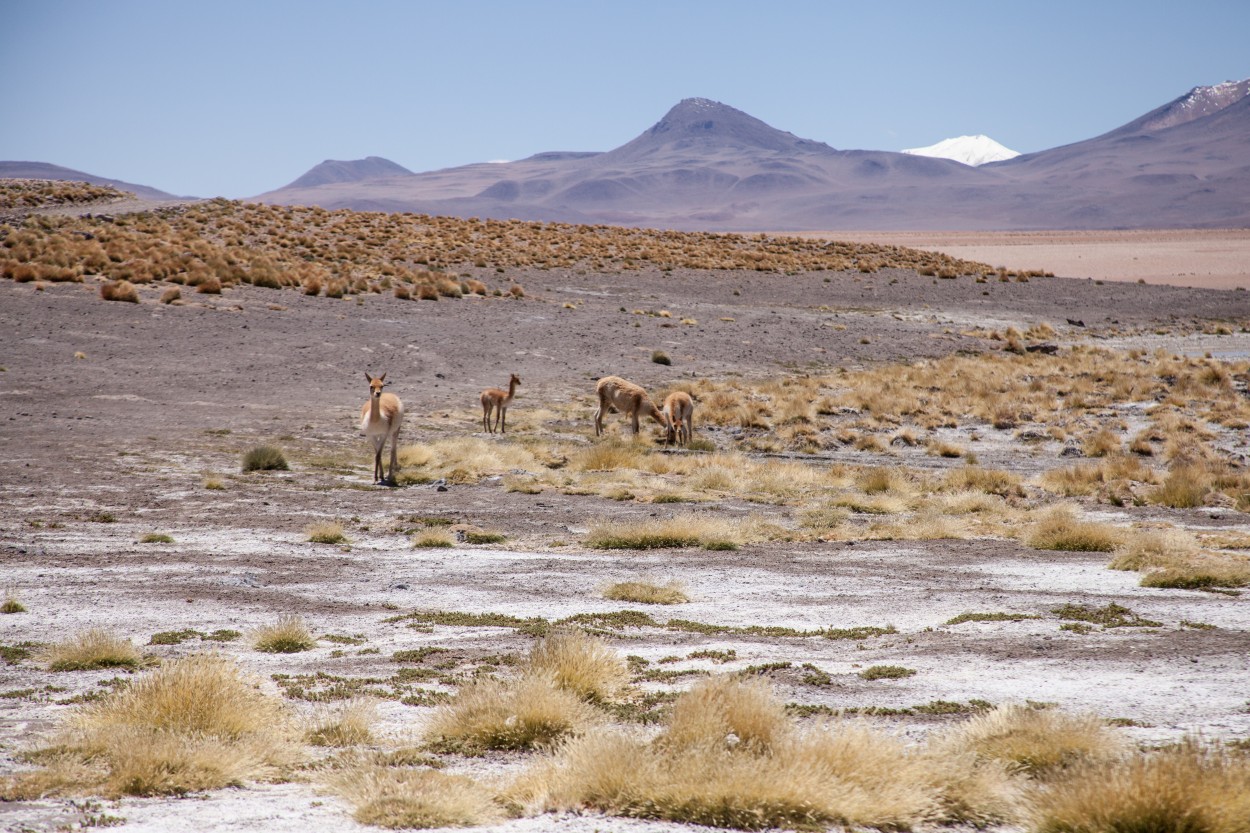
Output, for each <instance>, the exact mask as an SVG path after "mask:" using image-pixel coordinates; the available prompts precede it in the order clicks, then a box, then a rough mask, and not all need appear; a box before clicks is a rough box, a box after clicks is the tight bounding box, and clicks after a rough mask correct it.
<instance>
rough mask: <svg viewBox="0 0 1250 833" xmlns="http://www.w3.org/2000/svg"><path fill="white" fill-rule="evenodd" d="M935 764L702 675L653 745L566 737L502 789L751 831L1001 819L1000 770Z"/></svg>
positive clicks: (761, 688)
mask: <svg viewBox="0 0 1250 833" xmlns="http://www.w3.org/2000/svg"><path fill="white" fill-rule="evenodd" d="M977 766H978V765H977V764H975V763H974V762H973V761H972V759H971V758H970V757H967V756H965V757H962V758H960V759H958V760H956V761H949V760H943V761H942V762H941V764H940V765H938V764H937V763H936V762H934V761H931V760H930V759H928V758H926V757H925V756H923V755H917V754H914V753H912V752H911V751H910V750H908V749H907V747H906V745H905V744H904V743H903V742H902V741H901V740H899V739H898V738H895V737H893V736H890V735H886V734H884V733H882V732H879V731H877V730H874V729H872V728H869V727H867V726H864V725H859V724H851V723H819V724H816V725H815V726H812V727H809V728H807V729H806V730H803V729H800V728H799V727H798V726H796V725H795V724H794V723H793V722H792V721H790V720H789V719H788V718H787V717H786V716H785V711H784V709H783V708H782V706H781V704H780V702H779V701H778V700H777V699H776V698H775V697H774V696H773V695H772V694H771V692H769V691H768V689H767V686H766V685H765V684H763V683H762V682H760V681H754V682H750V681H745V682H744V681H742V680H739V679H737V678H735V677H720V678H712V679H710V680H707V681H705V682H703V683H701V684H699V685H698V686H696V687H695V688H694V689H692V690H691V691H690V692H689V693H688V694H686V695H683V696H682V698H680V699H679V700H678V701H677V703H676V704H675V705H674V710H673V716H672V720H671V722H670V723H669V725H668V726H667V727H666V729H665V730H664V731H663V732H662V733H661V735H660V737H659V738H658V739H657V740H656V741H655V742H653V743H646V742H644V741H643V740H641V739H639V738H636V737H631V736H628V735H625V734H623V733H619V732H612V733H596V734H593V735H586V736H584V737H581V738H577V739H574V740H572V741H570V742H568V743H566V744H564V745H562V746H561V747H560V748H559V749H557V750H556V751H555V752H554V753H553V754H551V755H550V756H548V757H547V758H545V759H542V760H540V761H539V762H537V763H536V764H535V765H534V766H533V767H531V769H530V770H529V771H528V772H526V773H525V774H524V775H523V776H522V777H521V778H520V779H518V781H517V782H516V784H514V786H513V787H512V789H511V790H510V793H509V796H508V797H509V798H511V799H512V800H514V801H517V802H518V803H520V804H521V805H522V806H524V807H525V808H527V809H528V810H529V811H530V812H535V811H544V810H583V809H590V810H597V811H600V812H605V813H608V814H611V815H619V816H633V817H639V818H656V819H665V820H670V821H678V822H686V823H694V824H702V825H712V826H717V827H735V828H741V829H747V830H758V829H765V828H771V827H790V828H802V829H808V828H816V829H819V828H824V827H827V826H830V825H848V826H856V827H858V826H870V827H878V828H884V829H908V828H910V827H912V826H915V825H918V824H926V823H935V822H941V821H956V820H963V821H972V822H976V823H981V824H984V823H989V822H992V821H997V820H1002V819H1003V818H1004V816H1003V812H1004V810H1005V809H1007V808H1009V806H1010V802H1011V799H1012V797H1013V796H1014V792H1013V785H1012V784H1011V783H1010V782H1009V780H1008V779H1007V778H1006V777H1005V776H1004V775H1003V773H1002V771H1001V769H997V768H995V767H993V766H988V767H984V768H983V771H984V772H985V773H993V775H992V776H991V777H986V776H985V775H984V774H982V772H979V771H978V770H977Z"/></svg>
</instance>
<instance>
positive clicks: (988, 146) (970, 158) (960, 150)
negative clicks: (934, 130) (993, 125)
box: [903, 135, 1020, 168]
mask: <svg viewBox="0 0 1250 833" xmlns="http://www.w3.org/2000/svg"><path fill="white" fill-rule="evenodd" d="M903 153H910V154H913V155H915V156H935V157H937V158H938V159H954V160H955V161H956V162H962V163H964V164H965V165H971V166H972V167H974V168H975V167H976V166H977V165H984V164H985V163H986V162H1001V161H1003V160H1004V159H1013V158H1015V157H1017V156H1019V155H1020V154H1019V153H1018V152H1017V151H1014V150H1012V149H1011V148H1008V147H1004V146H1003V145H1000V144H999V143H998V142H996V141H994V140H993V139H991V138H990V137H989V136H981V135H977V136H959V137H958V138H955V139H943V140H942V141H940V142H938V143H937V144H936V145H929V146H928V147H925V148H910V149H908V150H904V151H903Z"/></svg>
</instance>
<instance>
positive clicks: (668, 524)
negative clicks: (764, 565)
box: [585, 513, 742, 550]
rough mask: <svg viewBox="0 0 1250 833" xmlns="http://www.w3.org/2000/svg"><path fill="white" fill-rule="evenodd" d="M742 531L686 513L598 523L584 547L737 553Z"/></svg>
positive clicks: (591, 529)
mask: <svg viewBox="0 0 1250 833" xmlns="http://www.w3.org/2000/svg"><path fill="white" fill-rule="evenodd" d="M741 539H742V531H741V529H740V528H739V526H738V525H736V524H734V523H731V522H729V521H726V520H724V519H721V518H712V517H708V516H705V515H697V514H693V513H687V514H682V515H675V516H673V517H671V518H659V519H648V520H644V521H615V522H608V523H598V524H595V525H593V526H591V528H590V533H589V534H588V535H587V536H586V540H585V543H586V546H588V547H591V548H593V549H601V550H615V549H626V550H648V549H664V548H669V547H696V546H701V547H703V548H705V549H737V548H738V547H739V546H740V544H741Z"/></svg>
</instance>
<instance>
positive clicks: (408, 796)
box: [331, 767, 504, 829]
mask: <svg viewBox="0 0 1250 833" xmlns="http://www.w3.org/2000/svg"><path fill="white" fill-rule="evenodd" d="M331 788H332V789H333V790H334V791H335V792H337V793H338V794H339V795H341V796H343V797H344V798H346V799H347V800H348V801H349V802H350V803H351V804H352V806H353V807H354V811H353V813H352V817H353V818H355V819H356V821H358V822H360V823H361V824H367V825H372V826H374V827H387V828H392V829H426V828H432V827H476V826H479V825H484V824H490V823H492V822H496V821H500V820H502V819H503V817H504V814H503V811H502V808H501V807H500V806H499V805H498V804H496V803H495V801H494V797H493V795H492V793H491V791H490V790H489V789H487V788H486V787H484V786H482V785H481V784H479V783H477V782H476V781H474V780H473V779H472V778H469V777H467V776H464V775H451V774H447V773H443V772H439V771H437V770H432V769H400V770H397V769H393V768H388V767H368V768H365V769H360V770H354V771H350V772H347V773H345V774H343V775H342V776H340V777H338V778H336V779H335V780H333V781H332V782H331Z"/></svg>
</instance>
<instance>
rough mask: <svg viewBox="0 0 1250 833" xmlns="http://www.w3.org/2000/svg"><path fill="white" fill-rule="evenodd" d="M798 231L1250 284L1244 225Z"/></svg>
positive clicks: (1129, 276) (1107, 271) (1088, 270)
mask: <svg viewBox="0 0 1250 833" xmlns="http://www.w3.org/2000/svg"><path fill="white" fill-rule="evenodd" d="M799 236H800V237H817V238H822V239H823V238H829V239H837V240H852V241H856V242H862V243H884V244H889V245H895V246H909V247H911V248H914V249H925V250H929V251H937V252H944V253H945V254H948V255H951V256H952V257H961V258H966V259H968V260H976V261H980V262H982V263H989V264H992V265H994V266H1006V267H1007V268H1008V269H1026V270H1027V269H1041V270H1043V271H1047V272H1051V273H1052V274H1055V275H1060V276H1063V277H1070V278H1090V279H1093V280H1106V281H1130V282H1136V281H1144V282H1145V283H1154V284H1158V283H1163V284H1171V285H1173V286H1191V287H1203V288H1207V289H1234V288H1236V287H1241V288H1243V289H1250V229H1215V230H1211V229H1179V230H1159V231H1033V232H1016V231H1000V232H979V231H968V232H931V231H900V232H866V231H845V232H844V231H836V232H835V231H831V232H803V233H800V234H799Z"/></svg>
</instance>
